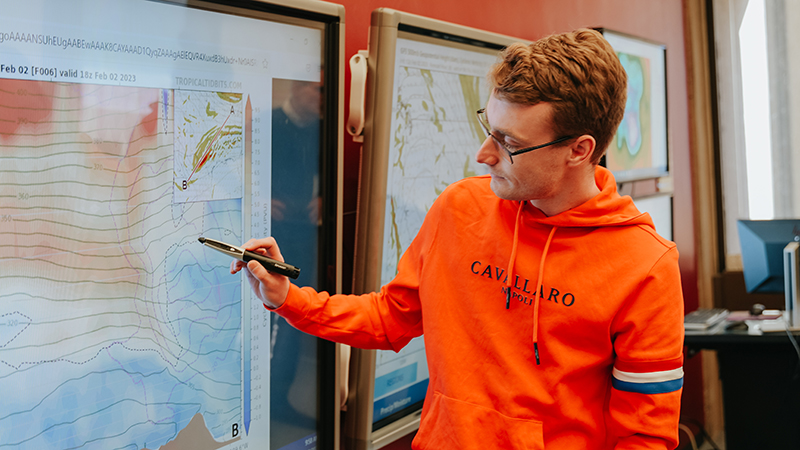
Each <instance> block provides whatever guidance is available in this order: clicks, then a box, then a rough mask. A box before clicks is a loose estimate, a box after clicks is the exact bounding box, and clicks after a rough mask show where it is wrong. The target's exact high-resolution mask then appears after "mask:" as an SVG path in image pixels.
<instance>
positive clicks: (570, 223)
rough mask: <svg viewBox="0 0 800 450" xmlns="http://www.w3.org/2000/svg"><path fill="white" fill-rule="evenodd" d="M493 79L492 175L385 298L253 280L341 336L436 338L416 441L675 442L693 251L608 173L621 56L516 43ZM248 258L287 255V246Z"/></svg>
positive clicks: (441, 445)
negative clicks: (668, 235) (660, 230)
mask: <svg viewBox="0 0 800 450" xmlns="http://www.w3.org/2000/svg"><path fill="white" fill-rule="evenodd" d="M489 81H490V83H491V86H492V88H493V92H492V94H491V98H490V100H489V102H488V103H487V105H486V108H485V109H484V110H481V111H479V113H478V115H479V120H480V122H481V124H482V125H483V126H484V127H485V128H486V131H487V132H488V133H489V137H487V139H486V141H485V142H484V143H483V145H482V146H481V148H480V149H479V150H478V153H477V160H478V162H480V163H483V164H486V165H487V166H488V167H489V172H490V175H489V176H483V177H474V178H468V179H464V180H462V181H459V182H457V183H453V184H452V185H451V186H450V187H448V189H446V190H445V192H444V193H442V194H441V195H440V197H439V198H438V199H437V201H436V202H435V204H434V205H433V207H432V208H431V209H430V211H429V212H428V214H427V216H426V219H425V222H424V224H423V226H422V228H421V230H420V231H419V233H418V235H417V237H416V238H415V239H414V241H413V242H412V244H411V245H410V246H409V248H408V250H407V251H406V253H405V254H404V256H403V258H402V259H401V261H400V264H399V267H398V274H397V277H396V278H395V279H394V280H393V281H391V282H390V283H388V284H387V285H385V286H383V287H382V288H381V291H380V292H379V293H372V294H366V295H362V296H342V295H334V296H329V295H328V294H326V293H316V292H314V291H313V290H312V289H310V288H298V287H296V286H290V284H289V282H288V280H287V279H286V278H284V277H281V276H279V275H275V274H271V273H268V272H266V271H265V270H264V269H263V268H262V267H260V266H259V265H258V264H253V263H250V264H249V265H247V269H248V270H247V271H245V273H246V274H247V278H248V279H249V280H250V282H251V284H252V287H253V289H254V290H255V292H256V293H257V295H258V296H259V298H261V299H262V300H263V301H264V304H265V305H266V306H267V307H268V308H270V309H274V310H275V311H276V312H277V313H278V314H280V315H282V316H283V317H285V318H286V319H287V320H288V321H289V322H290V323H291V324H293V325H294V326H296V327H298V328H299V329H301V330H303V331H306V332H309V333H313V334H315V335H318V336H322V337H324V338H327V339H331V340H334V341H338V342H344V343H347V344H350V345H353V346H356V347H364V348H381V349H394V350H399V349H400V348H402V347H403V346H404V345H405V344H406V343H408V341H409V340H410V339H412V338H413V337H416V336H419V335H420V334H422V333H423V332H424V335H425V346H426V352H427V358H428V365H429V370H430V384H429V388H428V392H427V397H426V399H425V405H424V407H423V411H422V420H421V424H420V429H419V432H418V433H417V436H416V438H415V439H414V444H413V446H414V448H420V449H423V448H424V449H428V448H430V449H486V448H492V449H494V448H508V449H518V448H524V449H544V448H547V449H612V448H614V449H645V448H647V449H667V448H674V447H675V446H676V445H677V437H678V416H679V409H680V394H681V387H682V382H683V371H682V363H683V356H682V346H683V339H682V333H683V326H682V319H683V300H682V294H681V286H680V275H679V271H678V254H677V250H676V249H675V245H674V244H673V243H671V242H669V241H667V240H665V239H663V238H661V237H660V236H658V235H657V234H656V232H655V229H654V227H653V224H652V221H651V220H650V218H649V216H648V215H647V214H641V213H640V212H639V211H637V210H636V208H635V207H634V205H633V203H632V201H631V199H630V198H629V197H624V198H623V197H620V196H619V195H618V194H617V192H616V183H615V181H614V179H613V176H612V175H611V174H610V173H609V172H608V171H607V170H605V169H604V168H601V167H598V166H597V162H598V161H599V160H600V157H601V156H602V154H603V152H604V151H605V149H606V147H607V146H608V144H609V143H610V141H611V139H612V138H613V135H614V133H615V131H616V129H617V126H618V125H619V122H620V120H621V118H622V115H623V110H624V105H625V90H626V77H625V72H624V70H623V69H622V67H621V65H620V63H619V60H618V58H617V57H616V55H615V53H614V51H613V49H612V48H611V47H610V46H609V44H608V43H607V42H606V41H605V40H604V39H603V37H602V36H601V35H600V34H599V33H597V32H595V31H592V30H585V29H584V30H577V31H575V32H571V33H565V34H561V35H555V36H550V37H547V38H544V39H542V40H540V41H537V42H535V43H533V44H531V45H522V44H517V45H512V46H510V47H509V48H507V49H506V50H504V51H503V52H502V54H501V61H500V62H499V63H498V64H497V65H496V66H495V67H494V68H493V70H492V72H491V73H490V74H489ZM245 247H246V248H248V249H251V250H255V251H259V252H261V253H264V254H269V255H271V256H272V257H274V258H278V259H281V258H282V256H281V254H280V250H279V249H278V246H277V245H276V243H275V241H274V240H273V239H272V238H267V239H260V240H252V241H250V242H248V243H246V244H245ZM242 267H244V266H243V265H242V263H239V262H236V263H234V264H232V267H231V272H233V273H235V272H237V271H238V270H240V269H241V268H242Z"/></svg>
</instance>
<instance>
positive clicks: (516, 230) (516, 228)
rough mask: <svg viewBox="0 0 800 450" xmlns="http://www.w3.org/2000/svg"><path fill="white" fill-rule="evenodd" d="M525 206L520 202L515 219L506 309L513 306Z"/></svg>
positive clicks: (508, 270) (507, 279)
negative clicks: (515, 275)
mask: <svg viewBox="0 0 800 450" xmlns="http://www.w3.org/2000/svg"><path fill="white" fill-rule="evenodd" d="M524 206H525V202H519V208H518V209H517V218H516V220H514V241H513V242H512V244H511V258H510V259H509V261H508V269H507V271H506V273H507V274H508V278H506V309H508V308H509V306H511V283H512V281H511V279H512V278H513V277H514V262H515V261H516V259H517V243H518V242H519V223H520V219H521V218H522V208H523V207H524Z"/></svg>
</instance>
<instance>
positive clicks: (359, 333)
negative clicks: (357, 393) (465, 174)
mask: <svg viewBox="0 0 800 450" xmlns="http://www.w3.org/2000/svg"><path fill="white" fill-rule="evenodd" d="M441 197H442V196H440V199H441ZM441 203H442V200H437V201H436V202H434V205H433V206H432V207H431V209H430V210H429V211H428V214H427V215H426V216H425V220H424V221H423V225H422V227H421V229H420V231H419V232H418V233H417V236H416V237H415V238H414V240H413V241H412V243H411V245H410V246H409V247H408V249H407V250H406V251H405V252H404V254H403V256H402V257H401V258H400V261H399V263H398V265H397V275H396V276H395V278H394V279H393V280H392V281H391V282H389V283H387V284H386V285H385V286H383V287H382V288H381V290H380V292H374V293H369V294H364V295H330V294H328V293H327V292H316V291H315V290H314V289H312V288H310V287H304V288H299V287H297V286H295V285H291V287H290V289H289V295H288V296H287V298H286V302H284V304H283V305H281V307H280V308H277V309H275V310H274V311H275V312H276V313H278V314H280V315H281V316H283V317H284V318H285V319H286V320H287V321H288V322H289V323H290V324H291V325H292V326H294V327H295V328H297V329H299V330H300V331H303V332H305V333H308V334H313V335H315V336H318V337H321V338H324V339H328V340H331V341H335V342H340V343H343V344H347V345H350V346H353V347H356V348H365V349H379V350H394V351H399V350H400V349H402V348H403V347H404V346H405V345H406V344H408V342H409V341H411V339H413V338H415V337H418V336H421V335H422V305H421V303H420V298H419V286H420V274H421V273H422V267H423V262H424V259H425V254H426V251H427V249H428V248H429V246H430V243H431V242H432V240H433V239H434V237H435V233H436V227H437V225H436V224H437V221H438V219H437V218H438V214H439V213H438V211H441V210H442V207H441Z"/></svg>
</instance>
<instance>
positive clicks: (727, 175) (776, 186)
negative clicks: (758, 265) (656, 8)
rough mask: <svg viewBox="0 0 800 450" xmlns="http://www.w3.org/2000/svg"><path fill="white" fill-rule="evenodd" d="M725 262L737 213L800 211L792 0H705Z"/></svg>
mask: <svg viewBox="0 0 800 450" xmlns="http://www.w3.org/2000/svg"><path fill="white" fill-rule="evenodd" d="M713 7H714V34H715V36H714V38H715V46H716V64H717V91H718V101H719V130H720V160H721V161H722V168H721V169H722V170H721V173H722V202H723V208H724V218H723V220H724V232H725V242H724V245H725V254H726V268H727V269H728V270H737V269H741V256H740V253H741V252H740V250H739V237H738V234H737V231H736V221H737V220H738V219H784V218H797V217H800V53H798V52H797V51H794V52H792V51H791V48H792V47H791V46H790V44H791V43H793V42H797V40H798V38H800V2H796V1H794V0H713Z"/></svg>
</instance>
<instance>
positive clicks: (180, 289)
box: [0, 199, 242, 450]
mask: <svg viewBox="0 0 800 450" xmlns="http://www.w3.org/2000/svg"><path fill="white" fill-rule="evenodd" d="M190 207H191V208H192V210H189V209H186V210H185V211H183V212H182V213H185V214H186V217H183V218H182V219H187V220H188V213H189V212H193V214H194V217H193V218H192V220H191V221H190V222H189V223H191V224H193V225H197V229H196V230H194V231H193V232H192V233H189V232H188V231H189V230H188V229H187V230H184V231H185V232H184V233H175V234H174V235H170V236H169V237H168V238H166V237H165V238H163V239H161V238H158V237H156V236H148V237H152V238H154V239H153V240H152V241H150V242H149V246H148V248H147V256H148V257H150V258H152V259H153V260H155V261H156V262H157V265H156V266H155V269H154V270H153V271H152V273H144V274H142V275H141V279H140V280H138V281H137V282H138V283H139V286H140V287H138V288H137V289H138V291H137V294H136V296H135V298H119V297H117V298H115V297H114V296H115V292H114V290H113V289H108V288H103V287H100V288H95V287H92V286H90V287H91V288H92V289H95V290H96V291H98V292H94V291H93V294H94V295H93V298H92V300H95V301H91V302H88V301H86V300H84V301H82V302H75V305H76V306H75V307H76V308H77V309H76V315H78V314H80V315H81V316H82V317H86V316H88V317H92V316H94V315H97V316H98V318H97V319H95V320H96V321H95V322H92V323H100V321H101V320H102V321H103V322H102V326H99V325H98V326H97V327H96V328H94V329H90V330H87V329H85V328H80V327H76V328H75V329H73V330H71V331H70V332H69V333H63V335H59V336H55V335H54V336H48V337H47V339H49V340H50V341H51V343H50V344H51V345H50V346H49V347H53V348H57V349H58V351H59V352H60V353H59V354H58V355H55V356H52V355H51V354H47V355H44V354H42V353H41V351H40V350H38V349H37V346H35V345H31V346H29V347H30V348H28V349H27V350H26V351H27V353H28V356H27V357H26V358H25V359H24V360H21V361H20V360H11V359H7V360H4V359H3V358H0V399H2V400H0V402H2V408H0V449H6V448H9V449H10V448H13V449H23V450H24V449H37V450H38V449H45V448H47V449H70V448H80V449H131V450H133V449H142V448H149V449H155V448H158V447H159V446H162V445H164V444H166V443H167V442H169V441H171V440H173V439H175V437H176V436H177V434H178V433H179V432H180V431H181V430H182V429H183V428H185V427H186V425H187V424H188V423H189V421H190V420H191V419H192V417H193V416H195V415H196V414H201V415H202V416H203V419H204V421H205V424H206V426H207V427H208V429H209V431H210V433H211V435H212V436H213V437H214V439H216V440H217V441H227V440H230V439H231V438H232V434H231V430H232V426H233V427H234V429H235V428H236V427H235V426H234V425H235V424H241V421H242V409H241V379H242V372H241V358H242V354H241V335H240V330H241V322H242V318H241V298H242V292H241V288H242V284H241V279H240V277H238V276H231V275H230V272H229V267H230V261H231V260H230V258H229V257H226V256H225V255H222V254H220V253H218V252H214V251H211V250H209V249H207V248H206V247H204V246H202V245H201V244H199V243H198V242H197V237H198V236H199V235H201V233H202V234H205V235H206V236H209V237H214V238H219V239H225V240H227V241H230V242H239V241H240V240H241V235H240V233H241V229H242V223H241V216H242V213H241V200H238V199H236V200H225V201H213V202H204V203H195V204H192V205H190V206H186V208H190ZM174 214H175V212H174V211H173V215H174ZM176 223H180V224H185V223H186V221H184V220H179V221H177V222H176ZM181 226H184V225H181ZM232 230H236V232H235V233H234V231H232ZM165 236H166V235H165ZM89 276H91V274H90V275H89ZM85 284H88V285H91V284H92V282H91V281H87V282H85ZM87 289H88V288H87ZM103 289H105V290H103ZM87 292H88V291H87ZM13 295H14V298H15V299H19V298H24V297H25V296H24V295H23V294H22V293H20V294H13ZM87 296H88V294H87ZM55 301H60V300H58V299H55V300H54V299H53V298H50V299H45V298H41V297H35V298H30V299H29V301H28V304H29V305H30V310H24V311H20V312H14V313H9V315H8V316H7V317H10V318H13V319H14V320H16V322H14V324H15V329H23V326H24V327H27V328H25V333H46V332H47V330H48V325H47V322H48V320H53V321H56V320H58V318H57V317H47V313H46V311H47V308H48V304H49V303H51V302H55ZM104 303H105V304H110V303H117V304H119V303H124V304H125V305H127V310H126V311H125V312H118V311H116V310H115V311H114V313H113V314H105V315H102V314H100V313H102V311H103V307H104V306H103V305H104ZM81 308H83V309H85V311H83V310H82V309H81ZM11 314H13V315H11ZM21 317H34V318H35V319H34V320H33V322H32V323H31V324H28V323H24V324H23V323H21V322H23V321H22V320H20V319H19V318H21ZM81 320H85V319H81ZM82 323H85V322H82ZM51 327H52V325H51ZM20 336H24V335H20ZM17 342H18V341H15V340H13V339H12V340H10V341H9V342H6V343H3V345H7V346H8V347H6V349H7V350H8V348H9V347H10V346H13V345H15V344H16V343H17ZM0 349H2V348H0ZM22 393H25V394H24V396H23V394H22ZM31 393H34V395H31Z"/></svg>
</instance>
